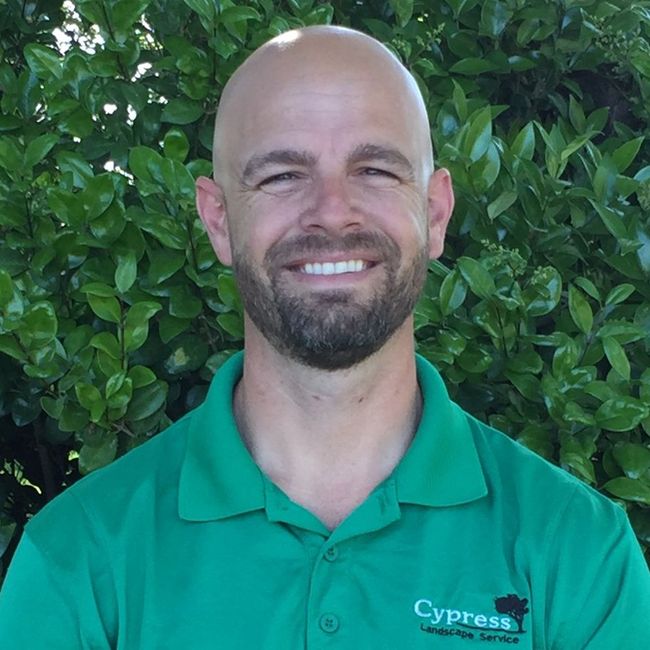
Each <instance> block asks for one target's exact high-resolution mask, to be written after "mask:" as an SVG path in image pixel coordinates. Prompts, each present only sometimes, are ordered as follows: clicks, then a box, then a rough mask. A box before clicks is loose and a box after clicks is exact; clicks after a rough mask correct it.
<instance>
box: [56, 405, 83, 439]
mask: <svg viewBox="0 0 650 650" xmlns="http://www.w3.org/2000/svg"><path fill="white" fill-rule="evenodd" d="M88 419H89V418H88V411H86V410H85V409H83V408H81V407H80V406H79V405H78V404H74V403H72V402H66V403H65V405H64V407H63V411H62V412H61V417H60V418H59V422H58V425H59V429H61V431H74V432H78V431H81V429H83V428H84V427H85V426H86V425H87V424H88Z"/></svg>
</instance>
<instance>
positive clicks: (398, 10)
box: [389, 0, 413, 27]
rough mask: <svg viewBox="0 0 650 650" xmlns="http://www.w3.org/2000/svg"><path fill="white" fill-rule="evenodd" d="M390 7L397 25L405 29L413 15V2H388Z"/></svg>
mask: <svg viewBox="0 0 650 650" xmlns="http://www.w3.org/2000/svg"><path fill="white" fill-rule="evenodd" d="M389 4H390V6H391V7H392V8H393V11H394V12H395V16H396V17H397V24H398V25H399V26H400V27H406V25H407V24H408V22H409V20H411V16H412V15H413V0H389Z"/></svg>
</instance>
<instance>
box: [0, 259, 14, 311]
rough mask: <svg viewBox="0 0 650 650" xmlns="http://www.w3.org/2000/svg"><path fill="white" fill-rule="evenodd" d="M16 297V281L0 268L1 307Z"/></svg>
mask: <svg viewBox="0 0 650 650" xmlns="http://www.w3.org/2000/svg"><path fill="white" fill-rule="evenodd" d="M13 297H14V283H13V280H12V279H11V276H10V275H9V273H7V272H6V271H5V270H4V269H0V308H2V307H4V306H5V305H8V304H9V302H10V301H11V299H12V298H13Z"/></svg>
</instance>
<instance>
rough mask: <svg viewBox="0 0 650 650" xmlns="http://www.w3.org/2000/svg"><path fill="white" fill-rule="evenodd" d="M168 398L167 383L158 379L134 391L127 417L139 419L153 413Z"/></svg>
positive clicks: (134, 419)
mask: <svg viewBox="0 0 650 650" xmlns="http://www.w3.org/2000/svg"><path fill="white" fill-rule="evenodd" d="M166 399H167V384H165V382H163V381H160V380H156V381H154V382H153V383H151V384H149V385H147V386H144V387H142V388H138V389H137V390H135V391H133V397H132V398H131V402H130V403H129V409H128V411H127V413H126V417H127V419H129V420H133V421H136V422H137V421H138V420H144V418H147V417H149V416H150V415H153V414H154V413H155V412H156V411H157V410H158V409H159V408H160V407H161V406H163V404H164V403H165V400H166Z"/></svg>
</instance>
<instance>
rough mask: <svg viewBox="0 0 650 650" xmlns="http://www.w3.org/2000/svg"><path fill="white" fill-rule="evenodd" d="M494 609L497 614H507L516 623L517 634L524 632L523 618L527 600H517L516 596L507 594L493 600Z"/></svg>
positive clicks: (526, 612) (526, 611) (526, 609)
mask: <svg viewBox="0 0 650 650" xmlns="http://www.w3.org/2000/svg"><path fill="white" fill-rule="evenodd" d="M494 608H495V609H496V610H497V612H498V613H499V614H507V615H508V616H510V617H511V618H512V619H513V620H514V621H515V623H517V627H518V629H517V632H524V616H526V614H528V612H529V611H530V610H529V609H528V598H519V596H517V595H516V594H508V595H507V596H500V597H498V598H495V599H494Z"/></svg>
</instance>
